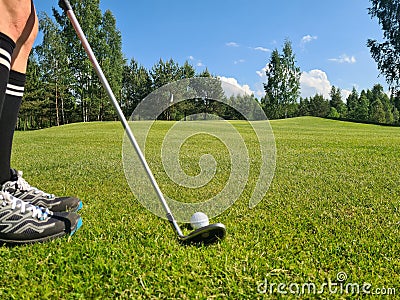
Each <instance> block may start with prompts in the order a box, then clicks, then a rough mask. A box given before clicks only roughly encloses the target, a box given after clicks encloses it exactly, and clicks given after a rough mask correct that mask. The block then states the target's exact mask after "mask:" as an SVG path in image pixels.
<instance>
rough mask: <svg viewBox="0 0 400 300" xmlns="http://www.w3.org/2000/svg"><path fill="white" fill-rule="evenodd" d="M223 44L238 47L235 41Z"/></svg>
mask: <svg viewBox="0 0 400 300" xmlns="http://www.w3.org/2000/svg"><path fill="white" fill-rule="evenodd" d="M225 45H226V46H228V47H239V44H238V43H235V42H229V43H226V44H225Z"/></svg>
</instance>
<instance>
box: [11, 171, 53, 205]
mask: <svg viewBox="0 0 400 300" xmlns="http://www.w3.org/2000/svg"><path fill="white" fill-rule="evenodd" d="M17 185H18V188H19V189H20V190H22V191H27V192H31V191H33V192H34V193H35V194H42V195H43V196H46V197H48V198H53V197H54V195H52V194H48V193H45V192H43V191H41V190H39V189H38V188H36V187H34V186H31V185H30V184H29V183H28V182H27V181H26V180H25V179H24V178H22V171H18V179H17Z"/></svg>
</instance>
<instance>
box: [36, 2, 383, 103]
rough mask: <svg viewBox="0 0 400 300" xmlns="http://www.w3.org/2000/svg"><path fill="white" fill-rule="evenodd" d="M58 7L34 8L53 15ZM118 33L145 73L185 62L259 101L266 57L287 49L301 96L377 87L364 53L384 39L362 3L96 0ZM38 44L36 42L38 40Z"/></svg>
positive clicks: (374, 72)
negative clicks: (294, 63)
mask: <svg viewBox="0 0 400 300" xmlns="http://www.w3.org/2000/svg"><path fill="white" fill-rule="evenodd" d="M57 2H58V1H50V0H42V1H36V3H35V4H36V7H37V10H38V11H45V12H48V13H50V12H51V7H52V6H57ZM100 5H101V9H102V10H103V11H104V10H106V9H109V10H111V11H112V12H113V14H114V16H115V17H116V19H117V27H118V29H119V30H120V31H121V33H122V38H123V52H124V54H125V56H126V58H127V59H131V58H135V59H136V60H137V61H138V62H139V63H140V64H142V65H144V66H145V67H146V68H148V69H150V68H151V67H152V66H153V65H154V64H155V63H156V62H157V61H158V60H159V59H160V58H162V59H164V60H166V59H170V58H173V59H174V60H175V61H177V62H178V63H179V64H183V63H184V62H185V61H186V60H188V61H189V62H190V63H191V64H192V65H194V66H195V67H196V70H197V71H198V72H200V71H202V70H204V69H205V68H206V67H207V68H208V69H209V71H210V72H211V73H212V74H214V75H218V76H221V77H224V78H226V80H228V81H230V82H231V83H233V84H238V85H240V86H242V87H244V88H245V89H247V90H250V91H252V92H254V93H255V95H256V96H257V97H260V96H262V94H263V83H264V82H266V78H265V75H264V73H265V72H264V70H263V69H264V68H265V66H266V64H267V62H268V61H269V58H270V55H271V50H273V49H275V48H277V49H278V50H279V51H281V49H282V46H283V44H284V41H285V39H286V38H287V39H289V40H290V41H291V42H292V47H293V50H294V53H295V55H296V61H297V65H298V66H299V67H300V68H301V71H302V72H303V74H302V77H301V87H302V96H304V97H305V96H311V95H314V94H315V93H316V92H318V93H322V94H324V95H325V96H326V97H328V94H329V91H330V88H331V86H332V85H335V86H336V87H340V88H341V89H342V90H343V94H344V96H345V95H346V94H347V93H348V92H349V91H351V89H352V88H353V86H355V87H356V88H357V90H358V91H361V90H362V89H371V88H372V87H373V85H374V84H376V83H380V84H382V85H383V86H384V87H385V89H387V85H386V84H385V80H384V78H383V77H378V76H379V72H378V70H377V67H376V63H375V62H374V61H373V60H372V58H371V55H370V52H369V49H368V48H367V46H366V42H367V39H368V38H374V39H378V40H379V39H381V37H382V31H381V30H380V27H379V25H378V21H377V20H376V19H371V18H370V16H369V15H368V12H367V8H368V7H369V1H367V0H335V1H323V0H301V1H300V0H279V1H278V0H276V1H272V0H233V1H221V0H213V1H211V0H202V1H181V0H179V1H173V0H171V1H161V0H147V1H122V0H101V4H100ZM39 42H40V40H39Z"/></svg>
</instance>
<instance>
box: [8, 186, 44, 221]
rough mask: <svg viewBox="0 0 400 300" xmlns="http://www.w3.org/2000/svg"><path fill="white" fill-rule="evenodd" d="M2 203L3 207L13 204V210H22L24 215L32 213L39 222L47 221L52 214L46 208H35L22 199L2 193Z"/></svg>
mask: <svg viewBox="0 0 400 300" xmlns="http://www.w3.org/2000/svg"><path fill="white" fill-rule="evenodd" d="M0 202H1V205H2V206H7V205H8V204H10V203H11V209H12V210H15V209H20V211H21V213H22V214H25V213H26V212H32V217H33V218H37V219H38V220H45V219H46V218H47V217H48V216H49V215H51V214H52V213H51V212H50V211H49V210H48V209H47V208H46V209H45V208H43V207H38V206H34V205H32V204H30V203H28V202H25V201H23V200H21V199H18V198H15V197H13V196H12V195H10V194H9V193H7V192H3V191H0Z"/></svg>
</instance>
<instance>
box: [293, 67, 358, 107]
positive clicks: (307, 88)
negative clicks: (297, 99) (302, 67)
mask: <svg viewBox="0 0 400 300" xmlns="http://www.w3.org/2000/svg"><path fill="white" fill-rule="evenodd" d="M300 87H301V96H302V97H303V98H305V97H313V96H314V95H315V94H320V95H323V96H324V98H325V99H330V95H329V94H330V92H331V90H332V84H331V82H330V81H329V79H328V75H326V73H325V72H324V71H321V70H311V71H310V72H303V73H302V74H301V77H300ZM339 88H340V87H339ZM341 92H342V100H343V102H346V99H347V97H348V96H349V95H350V94H351V91H349V90H344V89H341Z"/></svg>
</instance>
